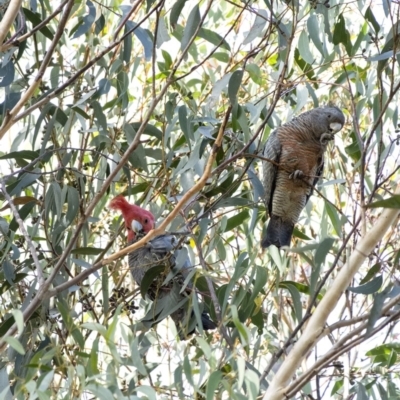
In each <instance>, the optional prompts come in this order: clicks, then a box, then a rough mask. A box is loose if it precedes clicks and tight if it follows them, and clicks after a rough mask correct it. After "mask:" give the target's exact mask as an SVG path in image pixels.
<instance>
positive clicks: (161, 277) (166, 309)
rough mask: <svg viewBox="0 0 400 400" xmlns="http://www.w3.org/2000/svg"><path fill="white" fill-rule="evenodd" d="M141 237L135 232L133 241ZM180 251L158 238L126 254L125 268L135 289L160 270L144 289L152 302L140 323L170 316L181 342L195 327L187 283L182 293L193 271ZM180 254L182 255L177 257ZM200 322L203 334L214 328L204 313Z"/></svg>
mask: <svg viewBox="0 0 400 400" xmlns="http://www.w3.org/2000/svg"><path fill="white" fill-rule="evenodd" d="M144 235H145V233H144V232H143V231H142V232H137V235H136V238H135V239H136V240H139V239H141V238H142V237H143V236H144ZM184 250H185V249H182V248H179V242H178V240H177V239H176V237H175V236H173V235H160V236H157V237H155V238H154V239H152V240H151V241H149V242H148V243H147V244H146V245H144V246H143V247H141V248H139V249H137V250H134V251H132V252H131V253H129V268H130V270H131V273H132V276H133V279H134V280H135V282H136V283H137V284H138V285H139V286H141V284H142V280H143V278H144V277H145V275H146V272H147V271H149V270H150V269H151V268H153V267H157V266H161V268H160V271H159V273H158V275H157V276H156V277H155V278H154V280H153V281H152V283H151V284H150V286H149V288H148V289H147V295H148V296H149V297H150V299H151V300H153V304H152V307H151V310H150V311H149V312H148V314H147V315H146V316H145V317H144V319H143V321H144V322H146V321H148V322H150V323H151V324H153V323H157V322H159V321H161V320H162V319H164V318H165V317H166V316H167V315H170V316H171V318H172V320H173V321H174V323H175V325H176V327H177V329H178V333H179V336H180V337H181V339H184V338H186V337H187V335H190V334H192V333H193V332H194V330H195V327H196V324H197V321H196V318H195V315H194V313H193V311H192V307H191V304H190V303H191V301H192V298H191V294H192V291H193V285H192V282H191V281H190V280H189V282H188V283H187V285H186V288H185V289H184V290H182V288H183V287H184V284H185V280H186V278H188V277H189V274H190V272H191V271H192V268H193V266H192V265H191V263H190V260H189V258H188V256H187V253H186V252H184ZM180 252H184V253H183V254H180ZM182 256H183V257H182ZM177 260H181V261H183V262H182V265H177ZM174 308H176V309H175V310H174ZM200 318H201V324H202V328H203V329H204V330H210V329H215V328H216V324H215V323H214V322H213V321H211V319H210V318H209V316H208V314H207V313H206V312H202V313H201V315H200Z"/></svg>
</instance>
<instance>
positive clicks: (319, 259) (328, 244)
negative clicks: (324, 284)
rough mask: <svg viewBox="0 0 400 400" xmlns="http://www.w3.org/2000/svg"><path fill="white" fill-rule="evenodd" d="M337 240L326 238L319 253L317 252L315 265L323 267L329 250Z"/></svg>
mask: <svg viewBox="0 0 400 400" xmlns="http://www.w3.org/2000/svg"><path fill="white" fill-rule="evenodd" d="M334 242H335V239H333V238H326V239H324V240H323V241H322V242H321V243H320V244H319V246H318V248H317V251H316V252H315V264H316V265H321V264H323V263H324V261H325V258H326V256H327V254H328V253H329V250H330V249H331V248H332V245H333V243H334Z"/></svg>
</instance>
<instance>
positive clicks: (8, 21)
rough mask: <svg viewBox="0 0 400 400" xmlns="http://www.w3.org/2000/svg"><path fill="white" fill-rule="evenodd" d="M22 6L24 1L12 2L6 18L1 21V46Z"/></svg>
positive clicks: (5, 15) (12, 0)
mask: <svg viewBox="0 0 400 400" xmlns="http://www.w3.org/2000/svg"><path fill="white" fill-rule="evenodd" d="M21 4H22V0H11V1H10V4H9V5H8V8H7V11H6V12H5V14H4V17H3V18H2V19H1V20H0V44H2V43H3V42H4V39H5V37H6V36H7V33H8V32H9V30H10V28H11V25H12V24H13V22H14V20H15V18H16V16H17V14H18V11H19V9H20V8H21Z"/></svg>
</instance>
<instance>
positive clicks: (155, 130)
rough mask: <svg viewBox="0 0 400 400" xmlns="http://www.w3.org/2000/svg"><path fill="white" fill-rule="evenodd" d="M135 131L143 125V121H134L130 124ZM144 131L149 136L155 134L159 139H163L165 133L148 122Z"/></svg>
mask: <svg viewBox="0 0 400 400" xmlns="http://www.w3.org/2000/svg"><path fill="white" fill-rule="evenodd" d="M129 125H130V126H131V127H132V128H133V129H134V130H135V131H137V130H138V129H139V127H140V126H141V125H142V123H141V122H133V123H132V124H129ZM143 133H145V134H146V135H149V136H153V137H155V138H157V139H159V140H161V139H162V137H163V133H162V132H161V131H160V130H159V129H158V128H156V127H155V126H154V125H151V124H147V125H146V127H145V128H144V131H143Z"/></svg>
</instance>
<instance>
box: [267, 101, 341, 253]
mask: <svg viewBox="0 0 400 400" xmlns="http://www.w3.org/2000/svg"><path fill="white" fill-rule="evenodd" d="M344 122H345V118H344V115H343V112H342V111H341V110H340V109H339V108H338V107H331V106H330V107H319V108H314V109H313V110H310V111H306V112H304V113H303V114H300V115H299V116H298V117H295V118H293V119H292V120H291V121H289V122H287V123H285V124H284V125H282V126H281V127H279V128H277V129H276V130H275V131H273V132H272V133H271V135H270V136H269V138H268V140H267V143H266V144H265V147H264V151H263V156H264V157H265V158H267V159H269V160H272V161H274V163H272V162H269V161H267V160H265V161H263V165H262V169H263V180H262V183H263V186H264V203H265V207H266V209H267V213H268V214H269V216H270V221H269V223H268V227H267V233H266V237H265V238H264V239H263V241H262V243H261V245H262V247H268V246H270V245H271V244H274V245H275V246H277V247H282V246H289V245H290V240H291V237H292V233H293V229H294V225H295V223H296V222H297V221H298V219H299V217H300V213H301V211H302V209H303V208H304V206H305V205H306V203H307V201H308V199H309V198H310V196H311V194H312V192H313V188H314V186H315V185H316V184H317V182H318V180H319V178H320V177H321V175H322V171H323V167H324V152H325V150H326V147H327V144H328V142H329V141H331V140H333V139H334V134H335V133H336V132H338V131H339V130H340V129H341V128H342V127H343V125H344ZM276 164H279V167H278V166H277V165H276Z"/></svg>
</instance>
